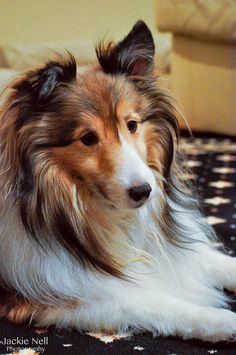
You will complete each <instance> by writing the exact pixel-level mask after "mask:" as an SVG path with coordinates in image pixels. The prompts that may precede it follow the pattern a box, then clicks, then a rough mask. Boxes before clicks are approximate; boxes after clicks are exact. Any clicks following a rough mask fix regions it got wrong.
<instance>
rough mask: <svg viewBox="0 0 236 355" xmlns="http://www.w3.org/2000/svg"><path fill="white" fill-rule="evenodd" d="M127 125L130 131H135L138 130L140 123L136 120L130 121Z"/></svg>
mask: <svg viewBox="0 0 236 355" xmlns="http://www.w3.org/2000/svg"><path fill="white" fill-rule="evenodd" d="M127 127H128V130H129V131H130V133H134V132H136V130H137V127H138V123H137V122H136V121H129V122H128V123H127Z"/></svg>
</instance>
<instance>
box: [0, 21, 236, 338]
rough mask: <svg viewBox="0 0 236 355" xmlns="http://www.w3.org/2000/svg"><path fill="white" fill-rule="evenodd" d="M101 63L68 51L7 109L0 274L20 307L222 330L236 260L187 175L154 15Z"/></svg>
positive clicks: (84, 319)
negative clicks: (82, 60)
mask: <svg viewBox="0 0 236 355" xmlns="http://www.w3.org/2000/svg"><path fill="white" fill-rule="evenodd" d="M96 52H97V57H98V64H96V65H91V66H88V67H87V68H86V69H85V70H83V71H80V70H78V72H77V69H76V63H75V60H74V58H73V57H72V56H71V55H69V56H68V57H69V58H67V59H62V58H59V59H58V60H56V61H51V62H49V63H48V64H46V65H45V66H44V67H43V68H40V69H37V70H35V71H30V72H27V73H25V74H24V75H22V76H21V77H20V78H19V79H17V80H16V81H14V82H13V83H12V84H11V85H10V87H9V95H8V97H7V98H6V100H5V101H4V104H3V105H2V108H1V113H0V189H1V196H0V215H1V218H0V277H1V280H2V285H3V286H4V287H6V288H7V289H8V290H9V292H10V293H11V294H12V295H13V297H12V299H11V302H10V303H9V304H8V306H7V307H6V308H5V316H6V317H8V319H11V320H12V321H16V322H20V321H25V320H29V321H34V322H35V323H37V324H39V325H51V324H56V325H57V326H60V327H67V326H73V327H76V328H77V329H80V330H92V331H98V330H99V331H109V332H110V331H112V332H123V331H127V330H129V331H142V330H149V331H151V332H153V333H154V334H162V335H169V334H172V335H179V336H182V337H184V338H200V339H203V340H211V341H219V340H228V339H232V337H233V336H234V334H236V315H235V314H234V313H232V312H231V311H229V310H226V309H222V307H227V302H228V299H227V297H226V295H225V294H224V293H223V288H227V289H228V290H230V291H236V260H235V259H234V258H232V257H229V256H226V255H224V254H223V253H221V252H220V251H218V250H217V248H216V247H215V244H216V243H215V241H216V237H215V235H214V233H213V231H212V230H211V228H210V227H209V226H208V225H206V224H205V222H204V220H203V218H202V216H201V214H200V213H199V212H198V209H197V202H196V200H195V199H194V198H193V196H192V192H191V191H190V190H189V188H188V187H187V186H186V184H185V183H184V181H183V179H182V173H181V172H182V170H181V169H182V168H181V164H180V157H179V153H178V124H177V118H176V117H177V111H176V109H175V105H174V104H173V101H172V99H171V97H170V95H169V94H168V92H166V91H165V90H163V89H161V87H160V85H159V83H158V78H157V77H156V74H155V73H156V71H155V69H154V42H153V38H152V35H151V33H150V30H149V29H148V27H147V26H146V25H145V23H143V22H142V21H139V22H137V23H136V24H135V26H134V27H133V29H132V30H131V32H130V33H129V34H128V35H127V36H126V37H125V38H124V39H123V40H122V41H121V42H119V43H117V44H108V45H100V46H98V47H97V49H96Z"/></svg>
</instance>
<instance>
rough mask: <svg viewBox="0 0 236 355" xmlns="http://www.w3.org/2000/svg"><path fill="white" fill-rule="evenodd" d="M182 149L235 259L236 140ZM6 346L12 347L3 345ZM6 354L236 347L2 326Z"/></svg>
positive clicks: (185, 354) (199, 142)
mask: <svg viewBox="0 0 236 355" xmlns="http://www.w3.org/2000/svg"><path fill="white" fill-rule="evenodd" d="M182 149H184V151H186V153H187V160H186V164H187V165H188V166H189V167H191V169H192V173H191V174H189V175H187V176H186V177H185V178H186V179H191V180H192V181H193V182H194V184H195V185H196V186H197V189H198V191H199V196H200V199H201V202H202V208H203V210H204V212H205V215H206V218H207V221H208V223H210V224H211V225H213V227H214V228H215V229H216V231H217V233H218V235H219V236H220V238H221V239H222V240H223V241H224V242H225V245H226V248H227V252H228V253H229V254H230V255H235V256H236V138H235V139H234V138H226V137H222V136H221V137H219V136H207V135H196V136H195V138H194V139H190V138H183V139H182ZM232 307H233V308H235V310H236V307H234V306H232ZM4 342H8V343H10V345H4ZM17 342H18V344H16V345H14V343H17ZM19 343H20V344H19ZM10 347H12V348H10ZM17 348H22V349H24V350H20V351H19V350H17ZM2 354H4V355H5V354H11V355H12V354H14V355H36V354H37V355H38V354H46V355H52V354H55V355H57V354H60V355H64V354H65V355H72V354H73V355H79V354H83V355H100V354H101V355H102V354H109V355H112V354H117V355H119V354H136V355H137V354H155V355H194V354H208V355H209V354H215V355H222V354H227V355H231V354H232V355H235V354H236V343H234V344H233V343H231V344H226V343H219V344H210V343H203V342H200V341H183V340H181V339H178V338H174V337H168V338H162V337H156V338H153V337H152V335H151V334H149V333H145V334H139V335H135V336H133V337H131V338H126V337H124V338H121V339H116V338H115V339H114V337H112V336H102V335H99V334H90V335H88V334H80V333H78V332H77V331H75V330H73V329H66V330H58V329H54V328H50V329H34V328H32V327H30V328H29V327H27V326H26V325H24V326H22V325H21V326H16V325H12V324H10V323H9V322H6V321H3V320H1V321H0V355H2Z"/></svg>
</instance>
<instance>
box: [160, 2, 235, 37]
mask: <svg viewBox="0 0 236 355" xmlns="http://www.w3.org/2000/svg"><path fill="white" fill-rule="evenodd" d="M157 24H158V28H159V30H161V31H171V32H173V33H177V34H185V35H190V36H193V37H197V38H202V39H211V40H218V41H227V42H231V43H232V42H234V43H235V42H236V1H235V0H157Z"/></svg>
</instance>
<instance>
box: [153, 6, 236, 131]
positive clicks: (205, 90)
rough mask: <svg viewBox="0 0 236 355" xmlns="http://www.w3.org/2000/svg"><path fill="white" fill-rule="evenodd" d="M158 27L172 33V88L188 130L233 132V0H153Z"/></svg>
mask: <svg viewBox="0 0 236 355" xmlns="http://www.w3.org/2000/svg"><path fill="white" fill-rule="evenodd" d="M157 24H158V28H159V30H160V31H170V32H172V34H173V54H172V64H171V65H172V69H171V70H172V74H171V85H172V88H173V91H174V93H175V95H176V98H177V99H178V100H179V101H180V103H181V104H182V107H183V109H184V112H185V113H186V116H187V120H188V122H189V124H190V126H191V128H192V129H196V130H205V131H214V132H219V133H228V134H236V1H235V0H157ZM182 125H184V123H183V122H182Z"/></svg>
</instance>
